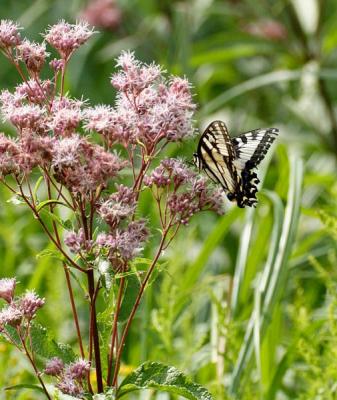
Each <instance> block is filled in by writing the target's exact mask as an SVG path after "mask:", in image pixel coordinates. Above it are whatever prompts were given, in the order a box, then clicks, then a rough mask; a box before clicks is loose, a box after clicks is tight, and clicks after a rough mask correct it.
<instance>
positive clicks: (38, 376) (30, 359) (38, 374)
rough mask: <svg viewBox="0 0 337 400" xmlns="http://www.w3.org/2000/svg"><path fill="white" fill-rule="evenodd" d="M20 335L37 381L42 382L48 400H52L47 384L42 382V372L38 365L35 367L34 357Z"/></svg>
mask: <svg viewBox="0 0 337 400" xmlns="http://www.w3.org/2000/svg"><path fill="white" fill-rule="evenodd" d="M18 333H19V337H20V341H21V344H22V347H23V349H24V352H25V354H26V356H27V358H28V359H29V362H30V363H31V365H32V367H33V369H34V372H35V375H36V377H37V379H38V380H39V382H40V384H41V386H42V388H43V391H44V392H45V394H46V396H47V398H48V400H52V398H51V397H50V395H49V393H48V390H47V388H46V386H45V384H44V382H43V380H42V378H41V375H40V372H39V370H38V369H37V367H36V365H35V362H34V360H33V358H32V356H31V355H30V354H29V351H28V349H27V346H26V343H25V341H24V340H23V338H22V336H21V334H20V332H18Z"/></svg>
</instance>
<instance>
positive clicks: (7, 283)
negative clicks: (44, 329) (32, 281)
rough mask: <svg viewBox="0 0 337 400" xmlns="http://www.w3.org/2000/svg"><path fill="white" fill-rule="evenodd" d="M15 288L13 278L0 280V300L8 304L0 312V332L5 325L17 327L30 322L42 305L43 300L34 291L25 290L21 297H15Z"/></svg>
mask: <svg viewBox="0 0 337 400" xmlns="http://www.w3.org/2000/svg"><path fill="white" fill-rule="evenodd" d="M15 287H16V279H15V278H10V279H9V278H3V279H0V299H3V300H5V301H6V302H7V303H8V304H7V305H6V306H5V307H3V308H2V309H1V310H0V332H1V331H3V330H4V329H5V328H6V326H7V325H10V326H13V327H19V326H20V325H22V324H24V323H26V322H30V321H31V320H32V319H33V318H34V317H35V315H36V313H37V311H38V310H39V309H40V308H41V307H42V306H43V305H44V299H41V298H40V297H39V296H38V295H37V294H36V293H35V292H34V291H29V290H27V291H26V292H25V293H24V294H23V295H22V296H20V297H15V296H14V291H15Z"/></svg>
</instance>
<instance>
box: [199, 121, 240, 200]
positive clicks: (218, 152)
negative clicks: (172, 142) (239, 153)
mask: <svg viewBox="0 0 337 400" xmlns="http://www.w3.org/2000/svg"><path fill="white" fill-rule="evenodd" d="M235 154H236V153H235V150H234V148H233V143H232V141H231V138H230V136H229V134H228V131H227V127H226V125H225V123H224V122H222V121H214V122H212V123H211V124H210V125H209V126H208V127H207V128H206V130H205V132H204V133H203V134H202V136H201V138H200V141H199V145H198V150H197V154H196V155H197V158H198V161H199V165H198V166H199V167H200V168H202V169H204V171H205V172H206V174H207V175H208V177H209V178H210V179H211V180H212V181H213V182H215V183H219V184H220V185H221V186H222V187H223V189H224V190H225V192H226V193H227V195H228V194H230V193H234V192H235V188H236V185H237V179H236V170H235V167H234V165H233V161H234V160H235ZM229 197H231V196H229Z"/></svg>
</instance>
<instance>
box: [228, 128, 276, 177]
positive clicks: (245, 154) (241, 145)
mask: <svg viewBox="0 0 337 400" xmlns="http://www.w3.org/2000/svg"><path fill="white" fill-rule="evenodd" d="M278 132H279V131H278V129H276V128H269V129H255V130H253V131H250V132H246V133H243V134H242V135H240V136H238V137H235V138H233V139H232V143H233V147H234V151H235V159H236V161H235V165H236V167H237V168H238V169H239V170H243V169H244V168H248V169H252V168H256V167H257V166H258V165H259V164H260V162H261V161H262V160H263V159H264V157H265V155H266V154H267V152H268V150H269V148H270V146H271V144H272V143H273V141H274V140H275V139H276V136H277V135H278Z"/></svg>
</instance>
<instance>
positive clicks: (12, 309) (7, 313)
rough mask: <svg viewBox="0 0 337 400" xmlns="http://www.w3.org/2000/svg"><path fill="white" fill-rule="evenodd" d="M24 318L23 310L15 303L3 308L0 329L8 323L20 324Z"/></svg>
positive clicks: (0, 314) (12, 324) (11, 324)
mask: <svg viewBox="0 0 337 400" xmlns="http://www.w3.org/2000/svg"><path fill="white" fill-rule="evenodd" d="M22 318H23V313H22V311H21V310H20V309H19V308H18V307H16V306H15V305H14V304H10V305H9V306H7V307H5V308H3V309H2V310H1V311H0V331H1V330H2V329H3V328H4V327H5V326H6V325H7V324H8V325H10V326H13V327H16V326H19V325H20V323H21V321H22Z"/></svg>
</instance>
